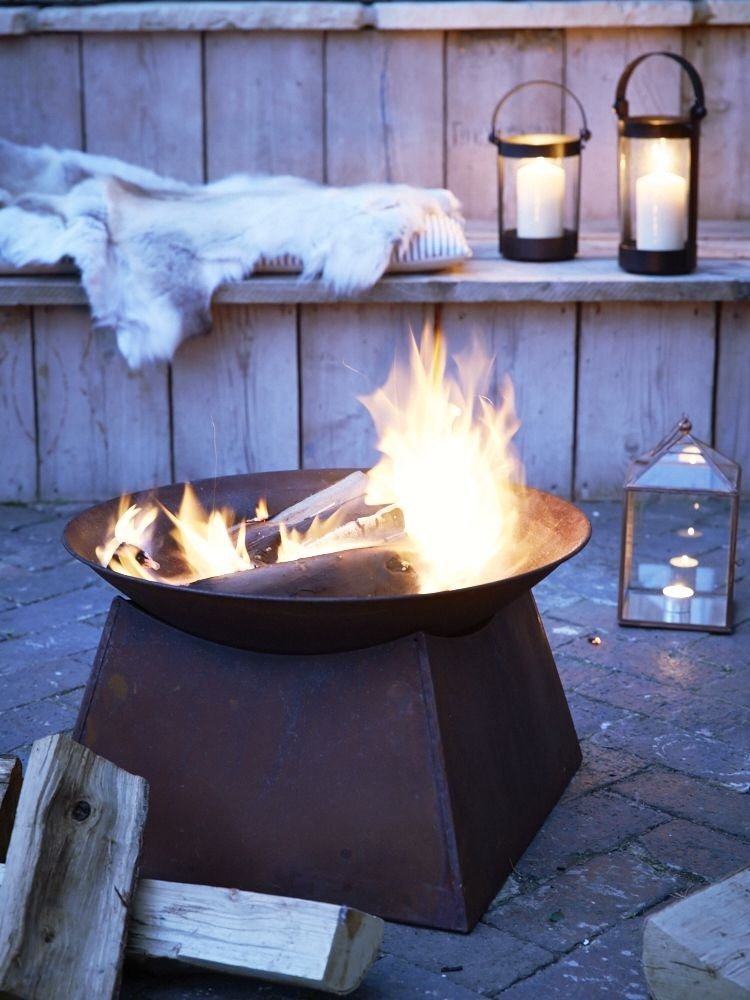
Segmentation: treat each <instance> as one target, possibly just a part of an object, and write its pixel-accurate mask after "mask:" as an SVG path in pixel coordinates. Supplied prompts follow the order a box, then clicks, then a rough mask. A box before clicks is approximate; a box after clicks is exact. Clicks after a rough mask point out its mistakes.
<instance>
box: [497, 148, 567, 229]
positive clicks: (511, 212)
mask: <svg viewBox="0 0 750 1000" xmlns="http://www.w3.org/2000/svg"><path fill="white" fill-rule="evenodd" d="M504 141H505V143H506V144H508V145H509V146H510V145H514V144H516V143H517V144H518V145H519V146H520V145H526V146H533V145H542V144H551V143H555V144H563V143H569V144H571V145H572V144H574V143H575V142H576V140H575V139H574V138H573V137H572V136H566V135H551V134H534V135H517V136H513V137H506V138H505V140H504ZM501 160H502V170H503V175H504V176H503V178H502V181H503V183H502V186H501V191H502V198H503V204H502V228H503V230H504V231H507V230H512V231H513V232H514V234H515V235H516V236H517V238H518V239H533V240H540V239H541V240H545V239H555V240H557V239H561V238H562V237H563V236H564V235H565V233H566V232H567V233H571V234H575V233H576V232H577V229H578V186H579V175H580V162H581V158H580V155H577V154H576V155H573V156H547V155H539V156H522V157H514V156H501Z"/></svg>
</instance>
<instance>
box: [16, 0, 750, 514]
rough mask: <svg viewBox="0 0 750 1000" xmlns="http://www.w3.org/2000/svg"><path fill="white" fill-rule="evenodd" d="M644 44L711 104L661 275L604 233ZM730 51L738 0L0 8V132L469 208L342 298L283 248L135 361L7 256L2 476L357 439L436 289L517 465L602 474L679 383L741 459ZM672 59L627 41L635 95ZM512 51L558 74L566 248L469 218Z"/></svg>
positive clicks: (289, 451)
mask: <svg viewBox="0 0 750 1000" xmlns="http://www.w3.org/2000/svg"><path fill="white" fill-rule="evenodd" d="M656 49H669V50H672V51H678V52H682V53H684V54H685V55H687V56H688V58H690V59H691V60H692V61H693V62H694V63H695V65H696V66H697V67H698V69H699V71H700V72H701V74H702V76H703V78H704V82H705V85H706V92H707V103H708V106H709V115H708V117H707V118H706V120H705V126H704V141H703V147H702V164H703V173H702V178H701V218H702V219H705V220H711V221H710V222H706V223H702V225H701V242H700V264H699V268H698V270H697V271H696V272H695V274H693V275H690V276H687V277H685V278H678V279H674V278H673V279H653V278H650V279H649V278H639V277H636V276H632V275H626V274H625V273H624V272H622V271H620V270H619V269H618V267H617V265H616V263H615V256H616V238H615V237H614V235H613V234H614V233H615V231H616V219H615V189H616V184H615V165H616V156H615V125H614V115H613V112H612V110H611V103H612V99H613V96H614V90H615V85H616V81H617V78H618V76H619V74H620V72H621V70H622V69H623V68H624V66H625V64H626V63H627V61H629V59H631V58H633V57H634V56H635V55H637V54H638V53H639V52H642V51H650V50H656ZM749 51H750V2H746V0H731V2H730V0H705V2H701V3H697V2H692V0H673V2H671V3H669V4H665V3H642V2H635V0H618V2H617V3H609V2H603V0H576V2H566V0H555V2H545V0H514V2H495V3H493V2H485V3H481V4H474V3H470V2H467V3H459V2H446V3H441V2H437V3H431V2H419V3H394V2H389V0H385V2H379V3H374V4H361V3H356V2H346V3H294V4H286V3H285V4H278V3H272V2H270V3H266V2H262V3H260V2H259V3H244V2H212V3H208V2H206V3H202V2H194V3H191V4H170V3H165V4H159V3H129V4H128V3H125V4H106V3H105V4H94V5H91V6H78V5H71V6H68V7H66V6H60V5H57V6H53V7H35V6H33V5H28V6H25V7H21V6H19V7H17V8H7V7H5V8H2V9H1V10H0V86H1V87H2V92H3V94H4V95H5V100H4V102H3V105H2V107H0V135H4V136H7V137H8V138H10V139H13V140H14V141H18V142H24V143H29V144H36V143H43V142H47V143H49V144H51V145H55V146H59V147H74V148H85V149H88V150H89V151H91V152H98V153H108V154H111V155H114V156H119V157H122V158H124V159H127V160H130V161H133V162H138V163H141V164H142V165H144V166H148V167H151V168H153V169H156V170H158V171H161V172H163V173H166V174H173V175H176V176H180V177H183V178H184V179H187V180H190V181H202V180H205V179H213V178H216V177H219V176H223V175H226V174H228V173H231V172H233V171H237V170H246V171H270V172H274V173H295V174H299V175H303V176H309V177H312V178H313V179H317V180H324V181H327V182H330V183H335V184H345V183H356V182H359V181H364V180H382V181H397V182H400V181H408V182H411V183H416V184H422V185H430V186H433V185H447V186H449V187H450V188H451V189H452V190H454V191H455V193H456V194H457V195H458V196H459V198H460V199H461V200H462V202H463V204H464V208H465V211H466V214H467V217H469V218H471V219H472V220H476V222H472V224H471V225H470V237H471V242H472V245H473V246H474V249H475V258H474V259H473V260H472V261H470V262H469V263H467V264H466V265H465V266H464V267H462V268H460V269H455V270H452V271H448V272H440V273H435V274H431V275H410V276H391V277H387V278H386V279H384V280H383V281H382V282H380V283H379V284H378V285H377V286H376V287H375V288H374V289H373V290H372V291H371V292H370V293H368V294H367V295H365V296H362V297H361V298H359V299H357V300H356V301H349V302H338V303H336V302H332V301H331V300H330V298H329V297H327V296H326V295H325V294H323V292H322V290H321V289H320V287H319V286H318V285H316V284H315V283H313V284H310V285H303V286H301V285H298V284H297V283H296V282H295V280H294V279H292V278H281V277H255V278H252V279H251V280H249V281H245V282H239V283H237V284H236V285H232V286H227V287H225V288H222V289H220V290H219V291H218V292H217V294H216V296H215V307H214V320H215V322H214V331H213V334H212V335H211V337H209V338H201V339H200V340H195V341H193V342H191V343H188V344H186V345H184V346H183V348H181V350H180V352H179V353H178V355H177V357H176V359H175V362H174V364H173V365H172V366H171V367H169V368H168V367H166V366H159V367H156V368H153V369H150V370H146V371H144V372H143V373H140V374H132V373H128V372H127V370H126V368H125V366H124V365H123V363H122V362H121V359H120V358H119V356H118V355H117V353H116V348H115V346H114V342H113V339H112V338H111V336H107V335H102V334H95V333H94V332H93V331H92V330H91V329H90V323H89V317H88V311H87V308H86V306H85V298H84V296H83V292H82V290H81V288H80V286H79V285H78V282H77V280H76V279H75V278H74V277H72V276H64V275H59V274H48V275H35V276H31V275H12V276H6V277H3V278H1V279H0V305H1V306H2V308H3V318H2V323H1V324H0V362H1V363H0V418H1V420H0V427H2V432H0V433H2V438H1V439H0V486H1V490H0V499H4V500H28V499H33V498H37V497H38V498H43V499H55V498H81V499H90V498H94V497H102V496H109V495H112V494H115V493H118V492H120V491H121V490H127V489H137V488H142V487H145V486H148V485H152V484H154V483H159V482H164V481H167V480H170V479H172V478H177V479H184V478H195V477H198V476H206V475H211V474H213V473H214V472H216V473H218V474H224V473H231V472H241V471H248V470H260V469H268V470H270V469H277V468H284V467H295V466H297V465H299V464H303V465H307V466H326V465H367V464H369V463H370V462H371V461H372V460H373V458H374V454H375V453H374V450H373V440H372V433H371V430H370V426H369V417H368V416H367V414H366V412H365V410H364V409H363V408H362V407H361V406H360V405H359V404H358V403H357V401H356V396H357V395H359V394H361V393H363V392H367V391H368V390H369V389H371V388H372V387H373V386H374V385H376V384H378V383H379V382H380V381H381V380H382V379H383V377H384V376H385V374H386V371H387V369H388V367H389V366H390V363H391V360H392V357H393V353H394V349H395V347H396V346H397V345H398V344H401V343H403V341H404V339H405V337H406V334H407V330H408V328H409V326H411V327H412V328H413V329H415V330H417V331H418V330H419V328H420V327H421V325H422V323H423V321H424V320H425V319H427V320H434V319H435V315H436V311H439V313H440V320H441V323H442V326H443V329H444V330H445V332H446V334H447V335H448V337H449V339H450V341H451V343H452V344H453V345H459V344H460V343H461V342H463V341H464V340H465V339H466V338H467V337H468V336H469V335H470V333H471V332H472V331H474V330H476V331H481V332H483V333H484V334H485V335H486V336H487V337H488V339H489V340H490V342H491V344H492V345H493V347H494V349H495V351H496V353H497V357H498V367H499V369H500V370H501V371H502V370H503V369H508V370H509V371H510V373H511V375H512V377H513V379H514V383H515V386H516V392H517V402H518V409H519V413H520V416H521V420H522V423H523V426H522V429H521V431H520V433H519V436H518V443H519V447H520V449H521V452H522V455H523V457H524V459H525V461H526V465H527V474H528V481H529V482H530V483H531V484H533V485H535V486H539V487H541V488H544V489H549V490H552V491H554V492H557V493H560V494H562V495H569V496H570V495H573V496H578V497H606V496H617V495H619V492H620V488H621V484H622V479H623V476H624V472H625V468H626V466H627V463H628V460H629V458H630V457H632V455H633V454H635V453H637V452H639V451H641V450H642V449H643V448H645V447H648V446H649V445H650V444H653V443H655V442H656V441H657V440H658V439H659V438H660V437H661V436H662V434H663V433H664V432H665V430H666V429H667V428H668V427H670V426H671V425H672V424H673V423H674V422H675V420H676V419H677V418H678V417H679V416H680V415H681V414H682V413H683V412H688V414H689V415H690V417H691V419H692V421H693V424H694V427H695V430H696V433H698V435H699V436H700V437H703V438H704V439H706V440H709V441H713V442H714V443H715V444H716V446H717V447H719V448H720V449H721V450H723V451H725V452H726V453H727V454H730V455H732V456H733V457H735V458H736V459H737V460H738V461H740V462H741V463H743V464H747V462H748V461H750V454H748V453H749V452H750V440H748V435H747V434H746V433H745V428H746V427H747V426H748V419H749V418H750V401H749V400H748V397H747V393H746V391H745V386H746V385H747V383H748V379H749V378H750V351H749V350H748V346H747V332H746V331H747V327H748V319H749V318H750V306H749V305H748V301H749V292H748V275H749V274H750V249H749V248H750V224H749V223H748V219H750V183H747V182H746V179H747V164H748V162H750V157H748V139H747V123H746V108H747V106H748V104H750V89H749V88H750V78H748V74H747V73H746V72H744V71H743V66H745V65H746V63H747V58H748V52H749ZM651 62H652V63H653V64H654V65H651V64H650V63H651ZM669 62H670V61H669V60H661V61H660V60H652V61H650V63H647V64H645V65H644V67H643V72H642V74H641V72H640V70H639V76H638V77H636V78H634V79H633V81H632V109H633V111H634V112H636V113H637V112H638V111H639V110H653V109H654V104H655V103H658V104H659V105H660V106H659V108H658V110H662V111H670V110H676V109H677V108H678V107H679V103H680V98H681V86H682V85H681V81H680V79H679V74H678V73H677V72H676V70H675V71H674V72H673V67H672V66H671V65H666V64H667V63H669ZM660 63H663V64H665V65H660ZM279 67H283V68H284V70H285V72H279ZM531 77H543V78H547V79H552V80H558V81H561V82H564V83H566V85H567V86H569V87H571V88H572V89H573V90H574V91H575V92H576V93H577V94H578V95H579V96H580V97H581V99H582V101H583V103H584V105H585V107H586V111H587V115H588V118H589V124H590V126H591V128H592V131H593V133H594V137H593V139H592V141H591V142H590V144H589V145H588V146H587V148H586V149H585V151H584V155H583V195H582V231H583V233H584V238H583V239H582V240H581V252H580V254H579V257H578V258H577V259H576V260H575V261H571V262H567V263H565V264H559V265H557V264H556V265H538V266H535V265H528V264H518V263H513V262H510V261H504V260H502V259H500V258H499V256H498V253H497V248H496V242H495V237H494V232H493V230H494V226H495V217H496V202H497V193H496V157H495V152H494V150H493V147H491V146H490V145H489V143H488V142H487V132H488V130H489V125H490V118H491V112H492V109H493V107H494V105H495V103H496V101H497V100H498V99H499V97H500V96H502V94H503V93H504V92H506V91H507V90H509V89H510V87H512V86H513V85H514V84H515V83H518V82H519V81H521V80H524V79H529V78H531ZM531 89H532V90H533V88H531ZM524 111H526V112H528V111H529V108H528V107H527V108H525V109H524V108H521V109H520V111H519V114H521V115H522V114H523V113H524ZM558 114H559V116H560V118H559V122H558V125H559V127H564V125H565V120H564V113H563V112H561V111H560V110H559V109H558ZM515 124H516V125H520V119H519V121H517V122H516V123H515ZM509 127H514V123H513V122H512V121H511V122H510V123H509ZM743 178H744V180H743ZM601 234H604V235H601Z"/></svg>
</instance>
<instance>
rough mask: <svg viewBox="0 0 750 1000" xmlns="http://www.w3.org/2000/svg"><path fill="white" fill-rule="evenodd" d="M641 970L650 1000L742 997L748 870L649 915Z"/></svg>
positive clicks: (749, 959)
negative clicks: (646, 983)
mask: <svg viewBox="0 0 750 1000" xmlns="http://www.w3.org/2000/svg"><path fill="white" fill-rule="evenodd" d="M643 969H644V972H645V973H646V980H647V982H648V985H649V990H650V995H651V996H652V997H653V998H654V1000H747V998H748V997H750V869H747V868H746V869H745V870H744V871H740V872H736V873H735V874H734V875H730V876H729V878H725V879H722V880H721V881H720V882H717V883H716V884H715V885H709V886H706V887H705V888H703V889H699V890H698V891H697V892H694V893H692V894H691V895H689V896H687V897H686V898H685V899H680V900H678V901H677V902H676V903H672V904H671V905H670V906H666V907H664V909H662V910H659V911H658V912H657V913H654V914H652V915H651V916H650V917H648V919H647V920H646V924H645V927H644V929H643Z"/></svg>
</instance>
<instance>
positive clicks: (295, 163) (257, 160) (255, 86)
mask: <svg viewBox="0 0 750 1000" xmlns="http://www.w3.org/2000/svg"><path fill="white" fill-rule="evenodd" d="M205 46H206V70H205V72H206V83H205V87H206V165H207V176H208V179H209V180H215V179H217V178H219V177H226V176H228V175H229V174H232V173H238V172H242V173H270V174H294V175H295V176H297V177H308V178H310V180H314V181H322V180H323V171H324V149H323V134H324V127H323V35H322V33H319V32H299V33H297V32H293V31H284V32H262V33H258V34H252V33H250V34H247V33H244V34H240V33H227V34H218V35H214V34H208V35H206V39H205Z"/></svg>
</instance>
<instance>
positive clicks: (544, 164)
mask: <svg viewBox="0 0 750 1000" xmlns="http://www.w3.org/2000/svg"><path fill="white" fill-rule="evenodd" d="M533 86H545V87H557V88H559V89H560V90H562V91H564V92H565V93H566V94H569V95H570V97H572V98H573V100H574V101H575V103H576V104H577V105H578V110H579V111H580V113H581V118H582V119H583V128H582V129H581V131H580V133H579V134H578V135H577V136H573V135H563V134H561V133H549V132H544V133H535V132H528V133H524V134H521V135H503V134H502V133H501V132H500V130H499V126H498V115H499V114H500V111H501V109H502V107H503V106H504V104H505V102H506V101H507V100H508V99H509V98H511V97H512V96H513V95H514V94H517V93H518V92H519V91H520V90H523V89H524V88H526V87H533ZM590 138H591V133H590V132H589V130H588V127H587V125H586V115H585V113H584V110H583V107H582V106H581V102H580V101H579V100H578V98H577V97H576V96H575V94H573V93H572V92H571V91H570V90H568V88H567V87H563V86H562V85H561V84H559V83H554V82H553V81H551V80H530V81H528V82H527V83H522V84H519V86H517V87H514V88H513V90H510V91H509V92H508V93H507V94H506V95H505V97H503V98H502V100H500V101H499V102H498V104H497V105H496V107H495V110H494V113H493V115H492V131H491V132H490V135H489V140H490V142H491V143H493V144H494V145H495V146H497V150H498V157H497V173H498V214H499V233H500V253H501V254H502V255H503V256H504V257H508V258H510V259H511V260H531V261H547V260H569V259H570V258H571V257H575V255H576V252H577V250H578V218H579V212H580V209H579V206H580V188H581V149H582V148H583V146H584V144H585V143H586V142H587V141H588V139H590Z"/></svg>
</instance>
